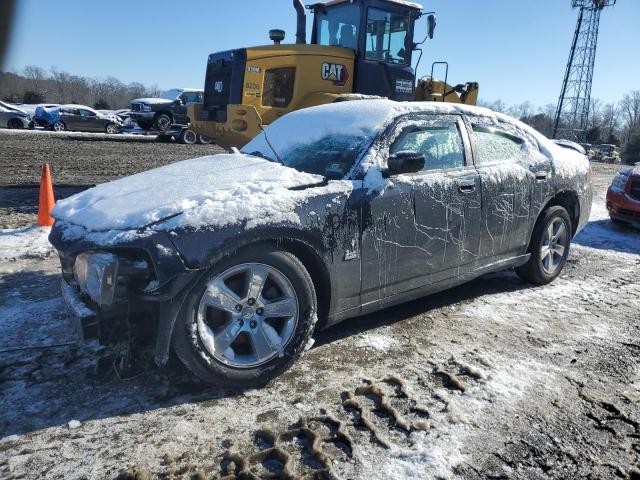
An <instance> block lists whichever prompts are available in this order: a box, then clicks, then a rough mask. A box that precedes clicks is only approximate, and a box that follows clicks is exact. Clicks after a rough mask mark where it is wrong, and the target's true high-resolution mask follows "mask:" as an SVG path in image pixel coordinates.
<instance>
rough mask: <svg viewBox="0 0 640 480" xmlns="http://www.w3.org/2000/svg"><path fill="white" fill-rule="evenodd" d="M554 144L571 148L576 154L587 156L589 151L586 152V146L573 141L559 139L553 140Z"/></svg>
mask: <svg viewBox="0 0 640 480" xmlns="http://www.w3.org/2000/svg"><path fill="white" fill-rule="evenodd" d="M553 143H555V144H556V145H558V146H559V147H562V148H570V149H571V150H575V151H576V152H578V153H580V154H582V155H586V154H587V150H585V148H584V146H583V145H582V144H580V143H576V142H572V141H571V140H562V139H557V140H553Z"/></svg>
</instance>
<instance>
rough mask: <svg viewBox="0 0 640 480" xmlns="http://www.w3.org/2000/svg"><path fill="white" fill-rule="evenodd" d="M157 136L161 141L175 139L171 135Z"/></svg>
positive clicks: (169, 141)
mask: <svg viewBox="0 0 640 480" xmlns="http://www.w3.org/2000/svg"><path fill="white" fill-rule="evenodd" d="M156 138H157V140H158V141H159V142H160V143H171V139H173V137H172V136H171V135H158V136H157V137H156Z"/></svg>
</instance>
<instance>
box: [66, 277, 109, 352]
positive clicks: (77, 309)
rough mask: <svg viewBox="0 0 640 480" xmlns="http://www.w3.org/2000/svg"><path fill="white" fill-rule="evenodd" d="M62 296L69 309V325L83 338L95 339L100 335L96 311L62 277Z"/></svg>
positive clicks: (84, 339)
mask: <svg viewBox="0 0 640 480" xmlns="http://www.w3.org/2000/svg"><path fill="white" fill-rule="evenodd" d="M61 288H62V298H63V299H64V303H65V304H66V305H67V308H68V309H69V313H71V315H70V322H71V326H72V327H73V329H74V330H75V332H76V333H77V334H78V336H79V337H80V338H81V339H82V340H83V341H86V340H91V339H97V338H99V336H100V321H99V320H98V312H97V311H96V310H93V307H92V306H91V304H90V303H89V302H88V301H86V300H85V299H84V298H83V297H82V295H81V294H80V292H79V291H78V289H76V288H75V287H73V286H71V285H69V284H68V283H67V282H66V281H65V280H64V279H63V280H62V283H61Z"/></svg>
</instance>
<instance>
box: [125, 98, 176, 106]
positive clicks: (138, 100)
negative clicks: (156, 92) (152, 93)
mask: <svg viewBox="0 0 640 480" xmlns="http://www.w3.org/2000/svg"><path fill="white" fill-rule="evenodd" d="M173 102H175V100H167V99H166V98H155V97H151V98H136V99H134V100H131V103H146V104H148V105H169V104H171V103H173Z"/></svg>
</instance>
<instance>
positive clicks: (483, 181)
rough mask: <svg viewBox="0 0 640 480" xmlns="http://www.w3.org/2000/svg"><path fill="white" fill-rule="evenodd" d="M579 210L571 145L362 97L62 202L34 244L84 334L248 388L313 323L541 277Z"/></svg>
mask: <svg viewBox="0 0 640 480" xmlns="http://www.w3.org/2000/svg"><path fill="white" fill-rule="evenodd" d="M590 208H591V171H590V168H589V163H588V161H587V159H586V158H585V156H584V155H581V154H579V153H578V152H575V151H572V150H569V149H563V148H560V147H558V146H557V145H555V144H553V143H552V142H551V141H550V140H548V139H547V138H545V137H543V136H542V135H540V134H539V133H537V132H536V131H534V130H532V129H530V128H529V127H527V126H525V125H523V124H522V123H520V122H518V121H516V120H513V119H511V118H510V117H507V116H504V115H500V114H495V113H493V112H491V111H489V110H486V109H480V108H471V107H461V106H450V105H444V104H434V103H395V102H391V101H387V100H361V101H353V102H343V103H339V104H332V105H324V106H319V107H314V108H310V109H306V110H300V111H298V112H294V113H291V114H289V115H287V116H285V117H283V118H281V119H279V120H278V121H276V122H274V123H273V124H272V125H270V126H269V127H268V128H266V131H265V132H263V133H261V134H260V135H259V136H258V137H256V138H255V139H254V140H253V141H251V142H250V143H249V144H248V145H247V146H246V147H244V148H243V150H242V152H238V151H237V150H236V151H233V152H230V153H229V154H223V155H216V156H210V157H203V158H198V159H193V160H187V161H184V162H179V163H175V164H172V165H169V166H166V167H162V168H159V169H156V170H151V171H148V172H143V173H141V174H138V175H134V176H132V177H128V178H125V179H121V180H117V181H115V182H111V183H108V184H104V185H100V186H98V187H95V188H93V189H91V190H88V191H86V192H83V193H81V194H78V195H76V196H75V197H71V198H69V199H66V200H63V201H61V202H59V203H58V205H57V206H56V208H55V209H54V212H53V215H54V217H55V218H56V219H57V220H56V223H55V226H54V227H53V229H52V232H51V235H50V241H51V242H52V243H53V245H55V246H56V248H57V249H58V252H59V254H60V259H61V263H62V275H63V293H64V297H65V299H66V301H67V303H68V304H69V305H70V306H71V308H72V309H73V311H74V313H75V315H74V316H73V318H74V319H75V325H76V326H77V329H78V331H79V332H80V333H81V334H82V335H83V336H84V337H85V338H98V339H100V340H101V341H102V342H103V343H111V344H113V343H121V344H122V343H124V344H126V345H127V346H129V347H130V348H129V351H136V350H137V349H139V348H142V347H143V346H144V345H147V346H150V348H153V349H154V351H155V359H156V362H157V363H158V364H160V365H162V364H164V363H166V361H167V360H168V357H169V352H170V347H171V345H173V348H174V351H175V352H176V354H177V355H178V357H179V358H180V359H181V360H182V361H183V362H184V364H185V365H186V366H187V367H189V368H190V369H191V370H192V371H193V372H194V373H195V374H197V375H198V376H200V377H201V378H203V379H205V380H206V381H209V382H213V383H217V384H224V385H240V386H248V385H259V384H263V383H265V382H267V381H268V380H270V379H272V378H274V377H275V376H277V375H279V374H280V373H282V372H283V371H284V370H285V369H287V368H288V367H289V366H290V365H291V364H292V363H293V362H294V361H295V360H296V358H298V357H299V356H300V355H301V354H302V352H303V351H304V350H305V348H306V347H307V346H309V345H310V343H311V337H312V335H313V332H314V330H315V329H317V328H326V327H327V326H330V325H334V324H336V323H338V322H340V321H342V320H345V319H347V318H349V317H354V316H358V315H363V314H366V313H369V312H372V311H375V310H378V309H381V308H384V307H388V306H391V305H395V304H398V303H401V302H407V301H411V300H413V299H416V298H418V297H421V296H424V295H427V294H430V293H433V292H437V291H441V290H444V289H447V288H450V287H453V286H455V285H459V284H461V283H464V282H468V281H469V280H471V279H473V278H476V277H478V276H480V275H484V274H487V273H490V272H495V271H498V270H503V269H512V268H514V269H515V270H516V272H517V273H518V275H519V276H520V277H521V278H523V279H524V280H526V281H528V282H530V283H532V284H536V285H542V284H546V283H549V282H551V281H553V280H554V279H555V278H556V277H558V275H559V274H560V272H561V271H562V269H563V267H564V265H565V262H566V261H567V256H568V255H569V247H570V243H571V240H572V238H573V237H574V235H576V233H577V232H579V231H580V229H581V228H582V227H583V226H584V225H585V224H586V222H587V219H588V217H589V213H590Z"/></svg>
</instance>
